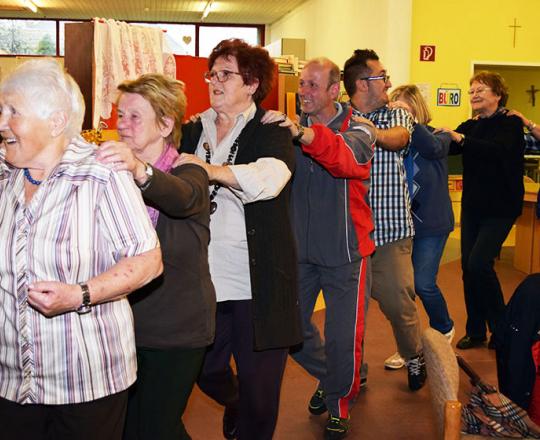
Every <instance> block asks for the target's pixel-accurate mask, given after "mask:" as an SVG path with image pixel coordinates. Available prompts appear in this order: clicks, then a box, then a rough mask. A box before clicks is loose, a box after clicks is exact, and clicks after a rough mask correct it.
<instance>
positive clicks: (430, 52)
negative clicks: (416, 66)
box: [420, 45, 435, 61]
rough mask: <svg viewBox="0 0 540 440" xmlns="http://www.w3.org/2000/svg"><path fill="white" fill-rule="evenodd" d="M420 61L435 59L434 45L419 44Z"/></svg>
mask: <svg viewBox="0 0 540 440" xmlns="http://www.w3.org/2000/svg"><path fill="white" fill-rule="evenodd" d="M420 61H435V46H428V45H421V46H420Z"/></svg>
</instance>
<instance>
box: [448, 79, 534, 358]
mask: <svg viewBox="0 0 540 440" xmlns="http://www.w3.org/2000/svg"><path fill="white" fill-rule="evenodd" d="M469 96H470V102H471V109H472V111H473V115H474V117H473V118H472V119H469V120H467V121H465V122H463V123H462V124H460V125H459V127H458V128H456V130H455V131H454V130H448V129H443V130H444V131H447V132H448V133H450V136H451V137H452V143H451V144H450V154H461V155H462V157H463V196H462V198H461V267H462V270H463V290H464V292H465V306H466V308H467V324H466V327H465V330H466V334H465V336H463V337H462V338H461V339H460V340H459V341H458V342H457V344H456V347H457V348H459V349H461V350H467V349H470V348H475V347H481V346H483V345H484V344H485V341H486V339H487V330H489V331H491V332H493V330H494V329H495V326H496V325H497V321H498V320H499V318H500V317H501V315H502V313H503V311H504V298H503V293H502V289H501V285H500V283H499V279H498V278H497V273H496V272H495V269H494V263H495V258H496V257H497V255H498V254H499V252H500V251H501V247H502V245H503V242H504V240H505V239H506V237H507V236H508V233H509V232H510V229H511V228H512V225H513V224H514V222H515V220H516V218H518V217H519V216H520V215H521V208H522V205H523V150H524V139H523V127H522V122H521V119H520V118H519V117H517V116H507V109H506V108H505V107H504V106H505V105H506V101H507V100H508V88H507V87H506V84H505V82H504V79H503V78H502V77H501V75H499V74H498V73H496V72H489V71H482V72H478V73H477V74H475V75H474V76H473V77H472V78H471V80H470V89H469ZM486 324H487V328H486ZM490 342H491V343H490V344H488V345H489V346H490V347H493V342H492V341H490Z"/></svg>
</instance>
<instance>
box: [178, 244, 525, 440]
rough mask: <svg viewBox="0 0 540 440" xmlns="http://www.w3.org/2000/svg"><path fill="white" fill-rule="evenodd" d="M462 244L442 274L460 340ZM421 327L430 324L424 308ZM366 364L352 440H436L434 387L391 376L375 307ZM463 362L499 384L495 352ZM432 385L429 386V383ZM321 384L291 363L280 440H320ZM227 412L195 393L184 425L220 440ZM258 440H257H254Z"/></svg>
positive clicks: (516, 275) (470, 354)
mask: <svg viewBox="0 0 540 440" xmlns="http://www.w3.org/2000/svg"><path fill="white" fill-rule="evenodd" d="M512 255H513V248H504V249H503V252H502V253H501V260H500V261H498V262H497V272H498V274H499V278H500V280H501V284H502V286H503V290H504V293H505V296H506V298H507V299H508V298H509V297H510V295H511V294H512V292H513V291H514V289H515V287H516V286H517V285H518V284H519V282H520V281H521V280H522V279H523V278H524V277H525V274H523V273H521V272H518V271H516V270H514V269H513V267H512V265H511V259H512ZM458 258H459V241H458V240H457V239H455V238H450V239H449V241H448V244H447V247H446V250H445V256H444V259H443V263H444V264H443V265H442V266H441V269H440V273H439V285H440V287H441V289H442V290H443V292H444V294H445V296H446V299H447V302H448V306H449V310H450V314H451V316H452V318H453V319H454V322H455V325H456V340H457V339H459V338H460V337H461V336H463V334H464V324H465V307H464V303H463V289H462V284H461V269H460V266H459V260H458ZM419 310H420V315H421V319H422V325H423V326H424V327H425V326H427V318H426V315H425V312H424V309H423V308H422V306H421V305H420V306H419ZM315 320H316V322H317V323H318V324H319V325H322V324H323V322H324V311H321V312H317V313H316V314H315ZM367 320H368V321H367V334H366V358H367V360H368V362H369V368H370V369H369V379H368V387H367V389H366V390H364V391H362V393H361V395H360V397H359V399H358V401H357V403H356V405H355V407H354V408H353V410H352V414H351V430H350V435H349V436H348V438H350V439H362V440H423V439H426V440H428V439H429V440H431V439H436V438H437V436H436V431H435V426H434V421H433V413H432V410H431V402H430V395H429V386H426V387H424V388H423V389H422V390H420V391H419V392H417V393H412V392H410V391H409V390H408V388H407V378H406V372H405V370H399V371H386V370H384V368H383V361H384V359H385V358H386V357H387V356H388V355H390V354H392V353H393V352H394V351H395V343H394V338H393V335H392V333H391V329H390V325H389V324H388V322H387V321H386V319H385V318H384V316H383V315H382V313H381V312H380V310H379V308H378V306H377V304H376V303H375V302H373V301H372V303H371V305H370V308H369V312H368V318H367ZM461 354H462V355H463V357H464V358H465V359H466V360H467V361H468V362H469V363H470V364H471V365H472V366H473V368H474V369H476V370H477V372H478V373H480V375H481V376H482V377H483V378H484V379H485V380H486V381H488V382H491V383H494V384H496V372H495V357H494V352H493V351H490V350H487V349H486V348H479V349H473V350H468V351H465V352H462V353H461ZM428 382H429V381H428ZM315 387H316V381H315V379H313V378H312V377H311V376H309V375H308V374H307V373H306V372H305V371H304V370H303V369H302V368H300V367H299V366H298V364H296V363H295V362H294V361H293V360H292V359H290V358H289V360H288V364H287V369H286V372H285V378H284V381H283V388H282V400H281V407H280V415H279V421H278V425H277V429H276V433H275V436H274V438H275V439H276V440H312V439H321V438H322V431H323V427H324V424H325V418H324V416H319V417H314V416H310V415H309V414H308V412H307V409H306V404H307V401H308V400H309V397H310V396H311V393H312V392H313V391H314V389H315ZM468 388H469V387H468V383H467V382H466V379H465V378H464V377H463V374H462V384H461V392H460V394H461V398H462V400H465V399H466V395H465V393H466V390H467V389H468ZM221 417H222V409H221V408H220V407H219V406H218V405H216V404H215V403H214V402H212V401H211V400H210V399H208V398H207V397H206V396H204V395H203V394H202V393H201V392H200V391H199V390H198V389H196V390H195V391H194V393H193V395H192V397H191V400H190V403H189V406H188V409H187V410H186V413H185V415H184V421H185V424H186V427H187V429H188V431H189V432H190V434H191V436H192V437H193V439H195V440H214V439H216V440H217V439H221V438H222V436H221ZM253 440H257V439H253Z"/></svg>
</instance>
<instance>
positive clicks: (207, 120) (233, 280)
mask: <svg viewBox="0 0 540 440" xmlns="http://www.w3.org/2000/svg"><path fill="white" fill-rule="evenodd" d="M256 111H257V107H256V105H255V104H251V105H250V106H249V107H248V108H247V109H246V110H244V111H243V112H241V113H239V114H238V115H237V116H236V122H235V125H234V127H233V128H232V129H231V130H230V131H229V133H227V135H226V136H225V137H224V138H223V139H222V140H221V142H220V143H219V144H218V143H217V128H216V117H217V113H216V112H215V110H213V109H211V108H210V109H208V110H206V111H205V112H204V113H202V114H201V122H202V126H203V132H202V134H201V138H200V139H199V144H198V145H197V150H196V151H195V154H196V155H197V156H198V157H200V158H202V159H203V160H205V158H206V150H205V149H204V147H203V144H204V143H205V142H207V143H208V145H209V148H210V150H211V152H212V154H211V159H210V163H212V164H214V165H221V164H223V163H224V162H226V161H227V158H228V156H229V152H230V148H231V146H232V144H233V143H234V141H235V140H236V138H237V137H238V136H239V135H240V133H241V132H242V130H243V129H244V127H245V126H246V125H247V123H248V122H249V121H251V120H252V119H253V117H254V116H255V112H256ZM246 148H249V146H247V147H246ZM284 148H285V146H284ZM230 169H231V171H232V172H233V174H234V175H235V177H236V180H237V182H238V184H239V186H240V188H241V189H240V190H236V189H232V188H227V187H222V188H220V189H219V190H218V193H217V195H216V197H215V199H214V201H215V202H216V203H217V209H216V212H215V213H214V214H212V216H211V218H210V237H211V239H210V245H209V248H208V261H209V263H210V274H211V275H212V281H213V283H214V286H215V289H216V298H217V301H218V302H219V301H229V300H245V299H251V280H250V275H249V253H248V246H247V235H246V222H245V217H244V204H246V203H251V202H255V201H258V200H268V199H272V198H274V197H276V196H277V195H279V193H280V192H281V190H282V189H283V188H284V187H285V185H286V184H287V182H288V181H289V179H290V178H291V172H290V170H289V169H288V168H287V165H286V164H285V163H284V162H283V161H282V160H279V159H276V158H274V157H262V158H259V159H257V160H256V161H255V162H251V163H249V164H241V165H231V166H230ZM213 188H214V185H210V188H209V191H210V192H212V190H213Z"/></svg>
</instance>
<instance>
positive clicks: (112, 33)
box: [92, 18, 176, 128]
mask: <svg viewBox="0 0 540 440" xmlns="http://www.w3.org/2000/svg"><path fill="white" fill-rule="evenodd" d="M94 66H95V72H94V87H93V90H94V97H93V100H94V115H93V119H92V126H93V127H94V128H97V127H98V125H99V120H100V118H102V119H109V118H110V117H111V111H112V104H113V102H115V100H116V96H117V90H116V87H117V86H118V84H120V83H121V82H122V81H124V80H126V79H135V78H137V77H138V76H140V75H142V74H143V73H162V74H164V75H167V76H170V77H171V78H176V62H175V60H174V56H173V54H172V53H171V52H170V50H169V49H168V47H167V44H166V42H165V37H164V33H163V31H162V30H161V29H158V28H150V27H144V26H134V25H130V24H127V23H125V22H122V21H116V20H112V19H102V18H94Z"/></svg>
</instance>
